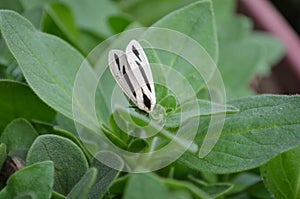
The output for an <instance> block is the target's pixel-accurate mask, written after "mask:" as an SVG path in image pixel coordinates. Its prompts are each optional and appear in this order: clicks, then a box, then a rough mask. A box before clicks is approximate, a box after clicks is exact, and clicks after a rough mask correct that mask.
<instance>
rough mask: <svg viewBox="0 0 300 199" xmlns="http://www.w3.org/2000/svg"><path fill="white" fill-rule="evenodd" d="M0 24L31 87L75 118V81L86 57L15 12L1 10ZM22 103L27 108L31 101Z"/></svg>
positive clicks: (55, 106) (45, 99) (50, 103)
mask: <svg viewBox="0 0 300 199" xmlns="http://www.w3.org/2000/svg"><path fill="white" fill-rule="evenodd" d="M0 26H1V30H2V34H3V37H4V38H5V40H6V43H7V45H8V46H9V48H10V50H11V52H12V54H13V55H14V57H15V58H16V60H17V62H18V64H19V66H20V67H21V69H22V72H23V74H24V76H25V78H26V80H27V82H28V83H29V85H30V86H31V88H32V89H33V90H34V91H35V92H36V93H37V94H38V95H39V97H40V98H41V99H42V100H43V101H45V102H47V104H49V105H50V106H51V107H53V108H54V109H55V110H57V111H59V112H60V113H62V114H64V115H66V116H68V117H70V118H72V88H73V82H74V78H75V75H76V72H77V70H78V68H79V66H80V65H81V63H82V61H83V57H82V56H81V55H80V54H79V53H78V52H77V51H76V50H75V49H74V48H72V47H71V46H70V45H69V44H67V43H66V42H65V41H63V40H61V39H59V38H57V37H54V36H51V35H48V34H44V33H41V32H39V31H37V30H36V29H35V28H34V27H33V25H32V24H31V23H30V22H29V21H28V20H26V19H25V18H23V17H22V16H21V15H19V14H17V13H15V12H12V11H1V12H0ZM1 93H2V92H1ZM6 95H7V94H6ZM19 98H20V97H19ZM1 99H2V98H1ZM11 101H12V100H11ZM22 102H24V103H25V102H26V104H27V107H28V103H31V100H26V101H25V100H22ZM35 104H36V103H35ZM24 106H25V105H24ZM30 107H31V109H32V108H33V107H35V108H36V107H37V106H36V105H34V106H30ZM43 115H45V113H43ZM6 117H7V116H6Z"/></svg>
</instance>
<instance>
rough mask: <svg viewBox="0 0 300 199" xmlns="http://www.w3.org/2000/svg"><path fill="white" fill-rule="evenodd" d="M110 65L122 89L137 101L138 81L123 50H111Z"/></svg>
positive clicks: (109, 55)
mask: <svg viewBox="0 0 300 199" xmlns="http://www.w3.org/2000/svg"><path fill="white" fill-rule="evenodd" d="M108 65H109V68H110V71H111V73H112V75H113V76H114V78H115V80H116V82H117V84H118V85H119V87H120V88H121V89H122V91H123V92H124V93H125V94H126V95H127V97H129V98H130V99H131V100H132V101H133V102H134V103H137V93H136V88H137V83H136V82H135V80H134V79H133V77H132V76H133V74H132V72H131V69H130V67H129V64H128V62H127V58H126V54H125V53H124V52H123V51H121V50H110V51H109V54H108Z"/></svg>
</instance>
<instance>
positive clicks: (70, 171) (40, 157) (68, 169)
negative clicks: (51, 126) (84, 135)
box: [26, 135, 88, 195]
mask: <svg viewBox="0 0 300 199" xmlns="http://www.w3.org/2000/svg"><path fill="white" fill-rule="evenodd" d="M45 160H52V161H53V162H54V167H55V178H54V179H55V180H54V190H55V191H57V192H59V193H61V194H64V195H66V194H68V193H69V192H70V191H71V190H72V188H73V186H74V185H75V184H76V183H77V182H78V181H79V180H80V179H81V177H82V176H83V175H84V174H85V172H86V171H87V168H88V163H87V160H86V158H85V156H84V154H83V152H82V151H81V150H80V148H79V147H78V146H77V145H76V144H74V143H73V142H72V141H71V140H69V139H66V138H63V137H60V136H57V135H41V136H39V137H38V138H37V139H36V140H35V141H34V143H33V144H32V146H31V148H30V149H29V151H28V155H27V160H26V163H27V164H28V165H31V164H33V163H36V162H41V161H45Z"/></svg>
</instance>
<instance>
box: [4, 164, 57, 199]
mask: <svg viewBox="0 0 300 199" xmlns="http://www.w3.org/2000/svg"><path fill="white" fill-rule="evenodd" d="M53 179H54V167H53V162H51V161H45V162H40V163H37V164H33V165H30V166H27V167H25V168H23V169H21V170H19V171H17V172H16V173H14V174H13V175H12V176H10V178H9V180H8V182H7V185H6V187H5V188H4V189H2V191H1V192H0V198H14V197H21V196H24V195H28V194H29V195H31V193H33V195H34V196H36V198H45V199H47V198H50V197H51V192H52V187H53ZM31 198H32V197H31Z"/></svg>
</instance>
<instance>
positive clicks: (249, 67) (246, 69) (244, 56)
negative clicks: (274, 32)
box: [219, 40, 263, 99]
mask: <svg viewBox="0 0 300 199" xmlns="http://www.w3.org/2000/svg"><path fill="white" fill-rule="evenodd" d="M241 49H243V50H241ZM237 55H238V56H237ZM262 55H263V50H262V49H261V48H259V45H258V44H257V43H254V42H252V41H249V40H244V41H240V42H231V43H226V42H224V43H221V42H220V59H219V69H220V72H221V74H222V78H223V81H224V85H225V88H226V97H227V98H228V99H234V98H237V97H241V96H248V95H252V94H253V91H251V90H250V89H249V84H250V82H251V80H252V78H253V77H254V75H255V72H256V70H257V68H258V66H259V64H260V62H259V60H261V59H262Z"/></svg>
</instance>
